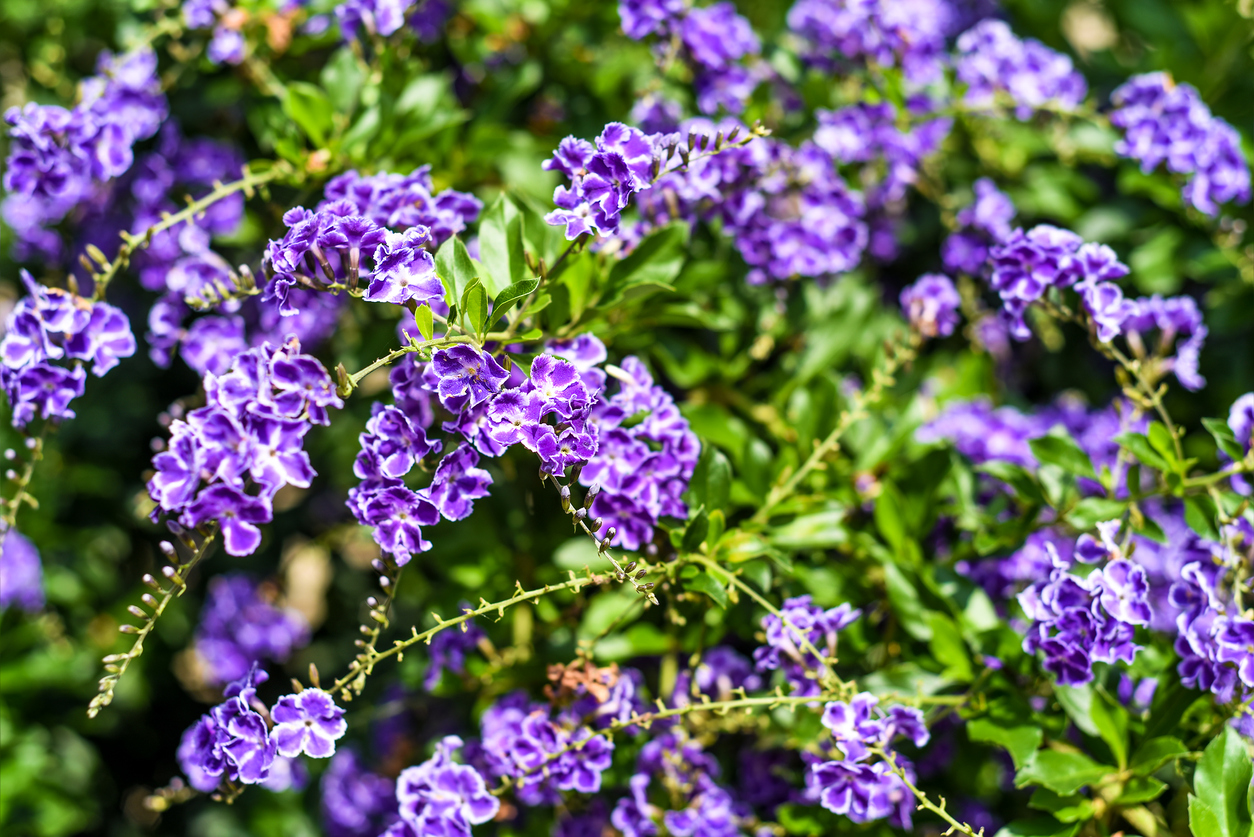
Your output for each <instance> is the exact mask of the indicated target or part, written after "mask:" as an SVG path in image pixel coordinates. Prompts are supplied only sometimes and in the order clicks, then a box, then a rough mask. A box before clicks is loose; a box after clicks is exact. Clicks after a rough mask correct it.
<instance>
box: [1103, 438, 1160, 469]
mask: <svg viewBox="0 0 1254 837" xmlns="http://www.w3.org/2000/svg"><path fill="white" fill-rule="evenodd" d="M1115 442H1117V443H1118V444H1119V446H1120V447H1122V448H1124V449H1126V450H1128V451H1130V452H1131V453H1132V455H1133V456H1135V457H1136V458H1137V459H1139V460H1141V462H1142V463H1143V464H1145V465H1148V466H1150V467H1151V468H1157V469H1158V470H1160V471H1170V470H1171V466H1170V465H1168V464H1167V460H1165V459H1163V458H1162V457H1161V456H1159V455H1158V454H1157V453H1156V452H1155V451H1154V447H1153V445H1151V444H1150V440H1149V438H1148V437H1146V436H1145V435H1144V434H1142V433H1120V434H1119V435H1118V436H1116V437H1115Z"/></svg>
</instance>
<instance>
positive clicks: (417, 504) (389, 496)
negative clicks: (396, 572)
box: [350, 485, 440, 566]
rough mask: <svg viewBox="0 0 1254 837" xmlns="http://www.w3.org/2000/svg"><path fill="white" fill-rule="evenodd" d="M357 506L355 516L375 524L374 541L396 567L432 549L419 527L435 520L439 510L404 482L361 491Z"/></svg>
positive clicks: (362, 520) (433, 522)
mask: <svg viewBox="0 0 1254 837" xmlns="http://www.w3.org/2000/svg"><path fill="white" fill-rule="evenodd" d="M352 499H353V498H352V497H350V500H352ZM359 508H360V512H359V517H358V519H359V520H360V521H361V522H362V523H363V524H365V525H367V526H373V527H375V529H374V539H375V542H376V543H378V544H379V546H381V547H383V549H384V550H386V551H387V552H390V553H392V554H393V556H395V558H396V563H397V565H398V566H404V565H405V564H408V563H409V561H410V559H411V558H412V557H413V556H414V555H415V554H417V553H419V552H426V551H427V550H429V549H430V548H431V542H430V541H427V540H425V539H423V537H422V527H423V526H434V525H435V524H436V523H438V522H439V521H440V511H439V509H437V508H436V507H435V505H434V504H432V503H431V501H429V500H428V499H427V498H425V497H423V496H422V495H421V494H417V493H415V492H413V491H410V490H409V489H408V488H405V487H404V486H403V485H397V486H387V487H383V488H379V489H377V490H371V491H368V492H366V493H364V494H363V495H362V496H361V498H360V501H359ZM354 510H355V511H356V510H357V509H354Z"/></svg>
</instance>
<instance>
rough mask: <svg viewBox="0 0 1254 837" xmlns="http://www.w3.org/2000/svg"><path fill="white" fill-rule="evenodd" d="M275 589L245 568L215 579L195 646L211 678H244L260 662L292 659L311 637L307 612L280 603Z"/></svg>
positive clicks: (213, 679)
mask: <svg viewBox="0 0 1254 837" xmlns="http://www.w3.org/2000/svg"><path fill="white" fill-rule="evenodd" d="M270 595H271V594H270V593H269V591H268V589H267V587H266V586H265V585H259V584H257V583H255V582H254V581H253V580H252V579H251V578H249V577H248V576H247V575H243V574H230V575H222V576H217V577H216V578H214V579H213V580H212V581H210V582H209V593H208V595H207V596H206V597H205V604H204V607H203V609H202V610H201V614H200V625H199V626H198V627H197V629H196V639H195V648H196V651H197V653H198V654H199V656H200V657H201V658H202V659H203V660H204V662H205V663H206V664H207V665H208V668H209V670H210V675H209V679H210V681H211V682H213V683H225V682H228V681H231V680H236V679H239V678H241V677H243V676H245V675H246V674H247V673H248V670H249V667H250V666H252V665H254V664H256V663H259V662H263V661H267V660H273V661H275V662H286V661H287V659H288V657H289V656H291V654H292V652H293V651H294V650H295V649H297V648H300V647H302V646H304V645H305V644H306V643H308V642H309V623H308V622H306V621H305V617H304V616H302V615H301V614H300V612H299V611H297V610H295V609H293V608H281V607H277V606H276V605H275V604H274V603H273V602H272V601H271V600H270Z"/></svg>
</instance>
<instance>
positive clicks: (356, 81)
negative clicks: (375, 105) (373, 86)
mask: <svg viewBox="0 0 1254 837" xmlns="http://www.w3.org/2000/svg"><path fill="white" fill-rule="evenodd" d="M365 78H366V77H365V74H364V73H363V72H362V71H361V65H359V64H358V63H357V59H356V58H355V57H354V56H353V51H352V50H351V49H349V48H348V47H346V46H345V47H340V48H339V49H338V50H336V51H335V54H334V55H332V56H331V58H330V59H328V60H327V63H326V65H325V66H323V68H322V75H321V78H320V79H319V80H320V81H321V82H322V86H323V88H324V89H325V90H326V92H327V100H328V102H330V104H331V107H332V108H334V111H335V113H352V110H353V108H354V107H356V105H357V94H358V93H359V92H360V91H361V85H362V82H363V81H365Z"/></svg>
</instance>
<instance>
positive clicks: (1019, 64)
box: [954, 20, 1088, 119]
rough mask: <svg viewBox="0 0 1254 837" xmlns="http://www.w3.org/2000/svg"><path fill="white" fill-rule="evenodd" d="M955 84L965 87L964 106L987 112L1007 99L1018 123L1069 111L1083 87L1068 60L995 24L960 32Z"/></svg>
mask: <svg viewBox="0 0 1254 837" xmlns="http://www.w3.org/2000/svg"><path fill="white" fill-rule="evenodd" d="M954 63H955V66H956V72H957V77H958V80H959V81H961V82H963V83H965V84H966V85H967V92H966V95H965V97H964V101H965V102H966V103H967V104H968V105H970V106H971V107H973V108H977V109H981V110H983V109H988V108H991V107H992V106H993V105H995V104H996V102H997V97H998V95H999V94H1000V95H1004V96H1007V97H1008V98H1009V99H1010V102H1011V104H1013V105H1014V110H1015V115H1016V116H1017V117H1018V118H1019V119H1028V118H1029V117H1031V116H1032V114H1033V113H1034V112H1036V111H1037V110H1040V109H1042V108H1046V107H1048V108H1050V109H1053V110H1061V111H1073V110H1075V109H1076V108H1078V107H1079V106H1080V104H1081V103H1082V102H1083V101H1084V97H1085V95H1086V94H1087V93H1088V85H1087V84H1086V83H1085V81H1084V76H1082V75H1081V74H1080V73H1079V72H1078V71H1077V70H1076V69H1075V66H1074V65H1073V64H1072V63H1071V59H1070V58H1069V57H1068V56H1066V55H1063V54H1062V53H1060V52H1055V51H1054V50H1052V49H1050V48H1049V47H1047V46H1045V45H1044V44H1042V43H1041V42H1040V41H1037V40H1035V39H1033V38H1026V39H1022V40H1021V39H1019V38H1018V37H1016V36H1015V34H1014V32H1012V31H1011V30H1010V27H1009V26H1008V25H1007V24H1006V23H1005V22H1004V21H1000V20H985V21H981V22H980V23H978V24H976V25H975V26H974V27H973V28H972V29H970V30H968V31H967V32H964V33H963V34H962V35H961V36H960V37H959V38H958V43H957V54H956V55H955V57H954Z"/></svg>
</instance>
